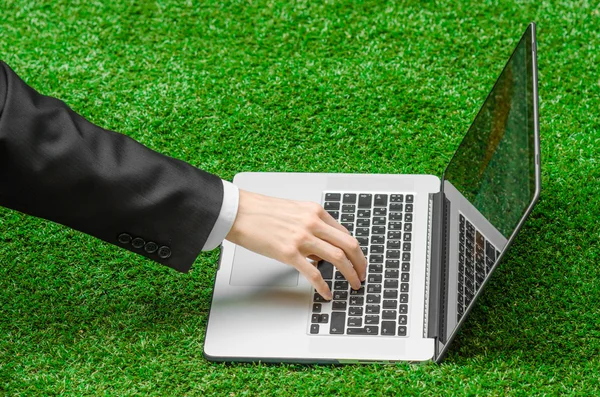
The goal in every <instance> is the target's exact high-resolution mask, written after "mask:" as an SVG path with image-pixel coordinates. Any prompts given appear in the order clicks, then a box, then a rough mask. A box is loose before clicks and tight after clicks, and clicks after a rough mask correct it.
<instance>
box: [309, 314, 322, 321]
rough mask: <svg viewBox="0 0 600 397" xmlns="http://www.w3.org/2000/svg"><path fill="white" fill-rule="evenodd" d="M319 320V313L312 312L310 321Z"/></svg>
mask: <svg viewBox="0 0 600 397" xmlns="http://www.w3.org/2000/svg"><path fill="white" fill-rule="evenodd" d="M320 320H321V315H320V314H313V315H312V316H310V322H311V323H318V322H319V321H320Z"/></svg>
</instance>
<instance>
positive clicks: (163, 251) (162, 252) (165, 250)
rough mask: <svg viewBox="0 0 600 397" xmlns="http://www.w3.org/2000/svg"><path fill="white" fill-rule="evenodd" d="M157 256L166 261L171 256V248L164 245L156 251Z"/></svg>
mask: <svg viewBox="0 0 600 397" xmlns="http://www.w3.org/2000/svg"><path fill="white" fill-rule="evenodd" d="M158 256H159V257H160V258H162V259H167V258H168V257H170V256H171V248H169V247H167V246H166V245H163V246H162V247H160V248H159V249H158Z"/></svg>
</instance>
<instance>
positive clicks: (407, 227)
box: [404, 223, 412, 232]
mask: <svg viewBox="0 0 600 397" xmlns="http://www.w3.org/2000/svg"><path fill="white" fill-rule="evenodd" d="M404 231H405V232H412V223H405V224H404Z"/></svg>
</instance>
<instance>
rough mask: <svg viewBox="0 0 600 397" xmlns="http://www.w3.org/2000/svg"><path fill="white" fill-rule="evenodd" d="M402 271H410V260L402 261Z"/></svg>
mask: <svg viewBox="0 0 600 397" xmlns="http://www.w3.org/2000/svg"><path fill="white" fill-rule="evenodd" d="M402 271H403V272H410V263H409V262H403V263H402Z"/></svg>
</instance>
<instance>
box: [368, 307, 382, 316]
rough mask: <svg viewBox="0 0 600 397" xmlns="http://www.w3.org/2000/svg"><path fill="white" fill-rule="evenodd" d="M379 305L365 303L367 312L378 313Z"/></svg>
mask: <svg viewBox="0 0 600 397" xmlns="http://www.w3.org/2000/svg"><path fill="white" fill-rule="evenodd" d="M380 310H381V307H380V306H379V305H367V314H379V311H380Z"/></svg>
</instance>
